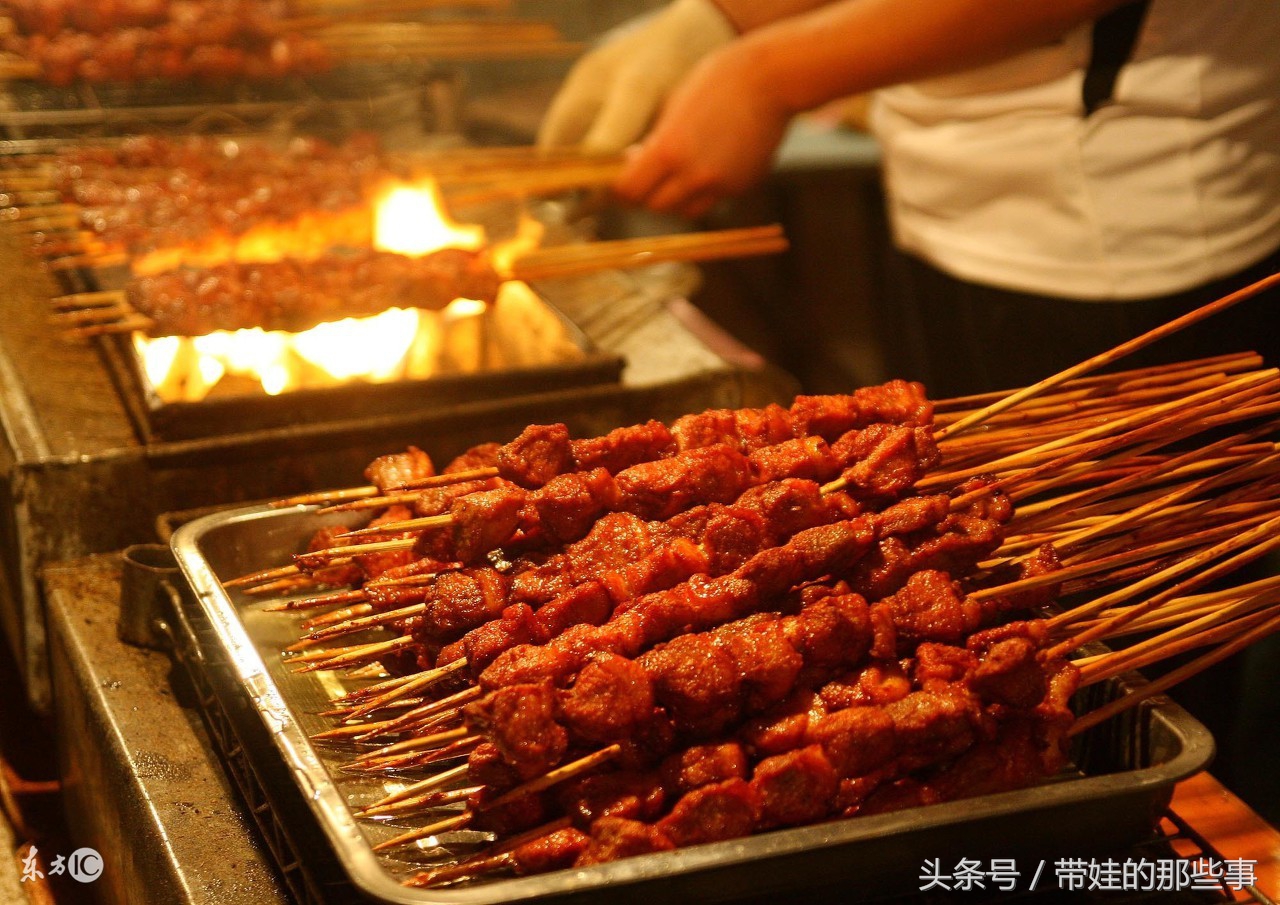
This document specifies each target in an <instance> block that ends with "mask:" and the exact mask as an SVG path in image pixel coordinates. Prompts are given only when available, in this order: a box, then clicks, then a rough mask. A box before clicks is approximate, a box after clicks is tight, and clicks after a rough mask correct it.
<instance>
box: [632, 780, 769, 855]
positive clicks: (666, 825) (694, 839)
mask: <svg viewBox="0 0 1280 905" xmlns="http://www.w3.org/2000/svg"><path fill="white" fill-rule="evenodd" d="M759 819H760V796H759V793H758V792H757V791H756V790H755V787H753V786H752V785H751V784H750V783H748V782H745V781H743V780H741V779H729V780H726V781H724V782H717V783H712V784H711V785H707V786H701V787H700V788H697V789H694V790H693V791H692V792H689V793H687V794H685V795H683V796H681V798H680V800H679V801H678V802H676V805H675V807H673V808H672V809H671V813H670V814H668V815H667V816H666V817H664V818H662V819H661V820H660V821H658V823H657V829H658V830H660V831H661V832H662V834H663V835H664V836H666V837H667V838H668V839H670V840H671V841H672V842H674V843H675V844H676V845H678V846H683V845H700V844H702V843H705V842H723V841H724V840H726V839H737V838H739V837H740V836H747V835H750V834H751V831H752V830H753V829H754V828H755V826H756V823H757V822H758V821H759Z"/></svg>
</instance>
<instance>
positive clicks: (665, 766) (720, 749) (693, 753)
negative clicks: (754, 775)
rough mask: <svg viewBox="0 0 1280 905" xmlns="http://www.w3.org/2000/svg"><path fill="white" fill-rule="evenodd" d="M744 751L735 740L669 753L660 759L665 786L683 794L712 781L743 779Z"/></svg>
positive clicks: (747, 766) (695, 746) (744, 773)
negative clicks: (665, 757)
mask: <svg viewBox="0 0 1280 905" xmlns="http://www.w3.org/2000/svg"><path fill="white" fill-rule="evenodd" d="M748 770H749V762H748V759H747V752H746V751H745V750H743V747H742V745H740V744H738V743H737V742H722V743H719V744H708V745H693V746H691V747H688V748H685V749H684V750H682V751H679V752H677V753H675V754H672V755H671V756H670V757H668V758H667V759H666V760H665V761H663V763H662V779H663V782H664V784H665V785H666V787H667V788H668V789H671V790H673V791H676V792H679V793H680V794H683V793H685V792H689V791H692V790H693V789H697V788H700V787H702V786H707V785H711V784H712V783H719V782H726V781H728V780H730V779H746V777H747V775H748Z"/></svg>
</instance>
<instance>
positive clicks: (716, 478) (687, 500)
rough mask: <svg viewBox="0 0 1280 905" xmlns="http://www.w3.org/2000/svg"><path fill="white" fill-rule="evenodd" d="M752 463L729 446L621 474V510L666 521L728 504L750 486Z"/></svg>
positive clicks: (689, 453)
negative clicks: (698, 509)
mask: <svg viewBox="0 0 1280 905" xmlns="http://www.w3.org/2000/svg"><path fill="white" fill-rule="evenodd" d="M750 481H751V469H750V463H749V462H748V461H747V459H746V457H745V456H743V455H742V453H740V452H738V451H737V450H735V449H732V448H730V447H728V446H711V447H707V448H705V449H693V450H688V451H685V452H681V453H677V454H676V455H674V456H671V457H670V458H667V459H661V460H659V461H657V462H643V463H641V464H639V465H633V466H631V467H630V468H627V469H625V470H623V471H621V472H619V473H618V476H617V488H618V494H619V499H620V505H619V507H618V508H623V509H626V510H627V511H628V512H634V513H636V514H637V515H639V516H641V517H642V518H646V519H658V520H664V519H668V518H670V517H671V516H673V515H675V514H676V513H678V512H681V511H683V510H685V509H688V508H690V507H691V506H694V505H698V504H701V503H728V502H731V501H733V500H736V499H737V498H738V497H739V496H740V495H741V494H742V492H743V491H744V490H746V489H747V487H748V486H749V485H750Z"/></svg>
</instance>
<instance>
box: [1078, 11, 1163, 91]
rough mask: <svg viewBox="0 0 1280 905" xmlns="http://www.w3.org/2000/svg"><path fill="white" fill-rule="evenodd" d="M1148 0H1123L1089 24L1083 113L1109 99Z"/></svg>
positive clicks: (1131, 49)
mask: <svg viewBox="0 0 1280 905" xmlns="http://www.w3.org/2000/svg"><path fill="white" fill-rule="evenodd" d="M1148 6H1150V0H1137V2H1134V3H1126V4H1125V5H1124V6H1118V7H1116V8H1115V9H1113V10H1111V12H1109V13H1107V14H1106V15H1105V16H1103V17H1102V18H1100V19H1098V21H1097V22H1095V23H1093V47H1092V49H1091V51H1090V53H1089V67H1088V68H1087V69H1086V70H1085V72H1084V91H1083V94H1084V112H1085V116H1088V115H1089V114H1091V113H1093V112H1094V111H1095V110H1097V109H1098V108H1099V107H1101V106H1102V105H1103V104H1106V103H1108V102H1110V100H1111V97H1112V95H1113V94H1114V93H1115V90H1116V79H1118V78H1120V67H1122V66H1124V64H1125V63H1127V62H1128V60H1129V55H1130V54H1132V53H1133V46H1134V45H1135V44H1137V43H1138V32H1139V31H1140V30H1141V29H1142V20H1143V19H1144V18H1145V17H1146V15H1147V7H1148Z"/></svg>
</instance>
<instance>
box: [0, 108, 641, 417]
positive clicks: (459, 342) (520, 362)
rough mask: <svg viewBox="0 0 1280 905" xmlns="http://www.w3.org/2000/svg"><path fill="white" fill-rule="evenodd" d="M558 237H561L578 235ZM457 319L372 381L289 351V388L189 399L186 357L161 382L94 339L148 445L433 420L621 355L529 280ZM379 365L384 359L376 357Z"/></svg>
mask: <svg viewBox="0 0 1280 905" xmlns="http://www.w3.org/2000/svg"><path fill="white" fill-rule="evenodd" d="M342 133H343V130H341V129H339V130H338V131H337V134H342ZM226 137H228V138H234V137H242V136H235V135H227V136H226ZM260 138H261V136H260ZM67 144H68V143H66V142H62V141H58V140H27V141H18V142H7V143H3V144H2V145H0V169H2V168H8V167H15V166H17V165H18V163H19V161H20V160H21V158H22V157H23V156H24V155H26V154H37V153H45V152H49V151H55V150H58V149H59V148H62V147H66V146H67ZM401 145H402V142H391V143H389V144H388V146H389V147H397V146H401ZM410 146H412V144H411V145H410ZM474 213H476V214H477V216H479V218H480V219H481V220H482V221H483V225H484V226H485V228H486V230H487V231H488V233H489V234H490V235H493V236H502V235H510V234H511V233H512V231H513V230H516V229H517V228H518V225H517V221H518V220H519V213H520V212H519V210H518V208H517V207H516V206H515V205H514V204H513V203H511V202H501V203H495V204H491V205H487V206H486V207H485V208H483V209H479V210H477V211H475V212H474ZM557 229H558V230H559V232H560V233H561V234H562V235H561V236H560V238H561V239H563V238H566V237H569V236H572V235H573V234H575V233H576V232H577V231H578V230H577V229H576V228H571V227H557ZM55 275H56V276H57V278H58V280H59V283H60V284H61V289H62V291H63V292H65V293H76V292H94V291H100V290H114V289H122V288H123V287H124V286H125V284H126V282H127V280H128V278H129V270H128V268H127V267H111V268H94V269H88V268H83V267H81V268H75V269H59V270H57V271H55ZM561 282H563V281H561ZM405 304H406V307H408V306H410V305H411V304H412V300H410V299H406V300H405ZM464 312H465V308H463V307H461V306H450V308H449V309H446V310H445V311H444V312H422V313H421V315H420V317H419V318H418V320H417V321H416V322H415V323H416V324H417V326H416V329H417V334H416V339H415V340H414V342H413V344H412V345H411V346H410V347H409V348H408V349H407V350H406V351H405V352H404V360H403V361H402V362H401V363H400V364H398V365H396V366H394V367H391V368H388V369H387V370H385V371H384V373H382V374H380V375H378V376H376V377H372V378H368V379H366V378H354V379H345V380H344V379H341V378H339V377H333V376H331V375H329V374H327V373H325V372H324V371H323V370H321V369H319V368H317V367H315V366H314V365H312V364H310V363H309V362H307V361H305V360H303V359H302V358H300V357H299V356H298V355H297V354H295V353H294V352H292V351H289V352H286V353H285V357H284V358H282V359H281V361H283V362H284V363H285V365H287V367H288V369H289V372H290V373H289V389H288V390H287V391H286V392H283V393H279V394H276V395H269V394H267V393H266V392H264V390H263V389H262V387H261V386H260V385H259V384H258V383H257V382H256V381H253V380H251V379H249V378H237V377H236V376H234V375H227V376H225V377H223V378H222V380H221V381H218V380H217V379H216V378H215V380H214V381H212V382H213V383H216V384H217V385H216V386H215V387H214V388H213V389H212V391H210V392H209V393H208V394H207V395H204V394H203V392H201V393H197V394H191V393H187V392H185V390H184V383H185V382H187V381H188V380H189V381H190V382H193V383H197V384H198V383H199V382H200V381H199V379H198V376H199V363H198V362H197V360H196V356H195V354H194V353H192V354H189V355H180V356H178V361H177V363H176V365H175V368H176V376H173V377H171V378H169V379H167V380H165V381H163V383H159V384H158V383H157V382H154V381H153V380H152V379H151V377H149V375H148V367H147V365H146V362H145V361H144V353H143V351H142V350H141V348H140V345H139V343H137V342H135V341H134V340H133V339H132V338H131V337H126V336H101V337H95V338H94V340H93V341H94V342H95V343H96V344H97V345H98V347H99V349H100V351H101V353H102V356H103V358H104V360H105V361H106V363H107V365H108V368H109V370H110V373H111V376H112V380H113V382H114V383H115V384H116V386H117V388H118V389H119V391H120V393H121V396H122V398H123V399H124V402H125V405H126V408H127V409H128V411H129V414H130V417H131V419H132V420H133V422H134V426H135V428H136V430H137V431H138V434H139V436H140V437H141V438H142V439H144V440H146V441H152V440H187V439H193V438H198V437H215V436H220V435H223V434H226V433H229V432H233V431H255V430H264V429H271V428H281V427H292V426H298V425H307V424H315V423H320V422H327V421H332V420H333V419H334V418H335V417H336V416H341V417H361V418H377V417H379V416H384V415H397V416H403V415H406V414H412V413H415V412H440V411H443V410H448V409H450V408H451V407H453V406H456V405H459V404H464V403H469V402H476V401H482V400H487V399H500V398H509V397H513V396H522V395H528V394H535V393H544V392H554V391H557V390H564V389H570V388H577V387H590V386H598V385H602V384H611V383H616V382H617V381H618V380H619V379H620V377H621V373H622V369H623V366H624V362H623V360H622V358H621V357H619V356H617V355H610V354H604V353H601V352H599V351H598V350H597V349H596V348H595V347H594V346H593V344H592V342H591V341H590V339H589V338H588V337H587V336H586V335H585V334H584V333H583V331H582V330H580V329H579V328H578V327H577V326H576V325H575V324H574V323H572V322H571V321H570V320H569V319H568V318H567V317H565V315H564V314H563V313H562V312H561V311H560V310H559V309H558V308H557V307H555V306H554V305H553V304H552V303H550V302H549V301H548V300H547V299H546V298H545V297H544V296H543V295H542V294H541V293H539V292H537V291H536V290H533V289H532V288H530V287H528V286H526V285H525V284H522V283H514V284H508V285H507V286H506V287H504V290H503V292H502V294H501V295H500V297H499V299H498V300H497V301H496V302H495V303H494V304H492V305H490V306H488V308H487V309H486V310H485V311H484V312H483V313H481V314H470V315H468V314H465V313H464ZM409 329H410V330H413V329H415V327H413V326H411V327H410V328H409ZM401 332H403V331H401ZM349 335H350V334H347V335H339V336H338V338H337V340H336V341H331V342H330V345H331V346H336V347H337V348H336V350H335V351H336V352H337V354H339V355H342V356H345V355H347V354H349V353H350V350H351V349H352V348H353V342H352V341H351V340H350V339H349V338H348V336H349ZM394 338H396V337H393V339H394ZM182 342H183V343H184V346H183V347H182V348H183V350H184V352H191V347H190V343H191V340H190V339H183V340H182ZM372 342H376V340H373V341H372ZM365 351H366V352H372V351H375V350H374V349H366V350H365ZM330 354H331V356H332V355H333V354H334V352H331V353H330ZM367 357H368V356H367V355H366V358H367ZM330 360H331V361H332V357H331V359H330ZM377 361H378V362H379V363H381V362H382V358H378V359H377ZM184 362H185V363H184Z"/></svg>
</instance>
